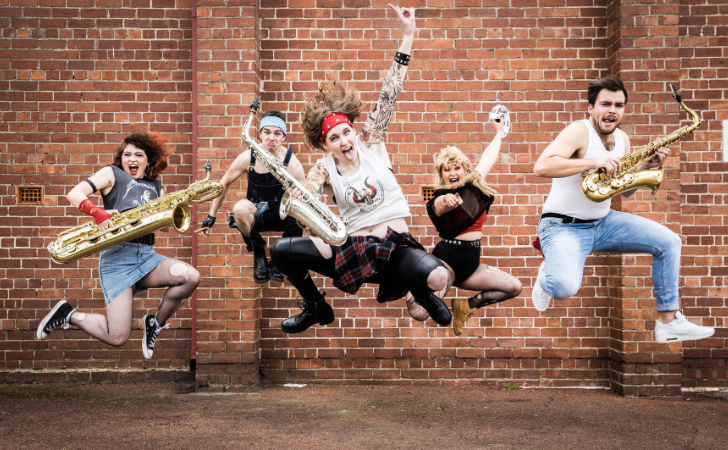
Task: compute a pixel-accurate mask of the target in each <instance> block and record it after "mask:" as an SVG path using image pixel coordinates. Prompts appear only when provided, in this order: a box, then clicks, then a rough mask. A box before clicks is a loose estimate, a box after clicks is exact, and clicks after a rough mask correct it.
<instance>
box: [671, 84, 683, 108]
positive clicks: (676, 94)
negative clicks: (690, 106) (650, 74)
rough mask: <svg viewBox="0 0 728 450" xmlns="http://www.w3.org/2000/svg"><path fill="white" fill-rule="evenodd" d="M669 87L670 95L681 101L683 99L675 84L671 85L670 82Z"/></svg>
mask: <svg viewBox="0 0 728 450" xmlns="http://www.w3.org/2000/svg"><path fill="white" fill-rule="evenodd" d="M670 89H671V90H672V96H673V97H675V99H676V100H677V102H678V103H682V101H683V99H682V95H680V91H678V90H677V89H675V86H673V85H672V83H670Z"/></svg>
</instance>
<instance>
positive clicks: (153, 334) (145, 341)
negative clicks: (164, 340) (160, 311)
mask: <svg viewBox="0 0 728 450" xmlns="http://www.w3.org/2000/svg"><path fill="white" fill-rule="evenodd" d="M142 323H143V324H144V336H143V337H142V352H143V353H144V358H146V359H152V354H153V353H154V343H155V342H157V337H159V332H160V331H162V330H164V329H167V328H169V324H168V323H166V324H164V326H162V325H159V322H157V317H156V316H153V315H151V314H147V315H146V316H144V318H143V319H142Z"/></svg>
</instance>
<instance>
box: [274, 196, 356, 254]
mask: <svg viewBox="0 0 728 450" xmlns="http://www.w3.org/2000/svg"><path fill="white" fill-rule="evenodd" d="M278 214H279V215H280V218H281V219H285V218H286V217H288V216H290V217H293V218H294V219H296V220H297V221H298V223H299V225H300V226H301V228H303V229H304V230H307V231H308V232H309V233H311V234H312V235H313V236H316V237H318V238H320V239H322V240H323V241H324V242H326V243H327V244H330V245H333V246H339V245H342V244H343V243H344V242H346V237H347V232H346V226H343V227H342V226H337V224H336V223H333V222H327V221H326V220H324V219H323V218H322V217H321V216H319V215H317V214H315V211H314V210H313V209H312V208H310V207H309V206H308V205H307V204H306V203H304V202H303V201H301V200H296V199H295V198H293V197H292V196H291V193H290V192H288V191H286V193H285V194H283V198H281V208H280V209H279V210H278Z"/></svg>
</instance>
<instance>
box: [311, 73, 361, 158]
mask: <svg viewBox="0 0 728 450" xmlns="http://www.w3.org/2000/svg"><path fill="white" fill-rule="evenodd" d="M334 112H336V113H341V114H344V115H345V116H346V117H348V118H349V120H351V123H352V124H353V123H354V121H355V120H356V119H357V118H359V115H360V114H361V99H360V98H359V93H358V92H357V91H356V89H346V87H344V85H342V84H341V83H339V82H338V81H334V82H333V83H332V84H331V86H329V90H328V92H324V91H323V89H320V88H319V91H318V93H317V94H316V95H315V96H313V97H309V98H306V103H305V104H304V106H303V112H302V113H301V128H302V129H303V141H304V142H305V143H306V144H308V145H310V146H311V147H314V148H318V149H321V150H323V149H324V147H323V144H322V143H321V122H323V120H324V118H325V117H326V116H328V115H329V114H331V113H334Z"/></svg>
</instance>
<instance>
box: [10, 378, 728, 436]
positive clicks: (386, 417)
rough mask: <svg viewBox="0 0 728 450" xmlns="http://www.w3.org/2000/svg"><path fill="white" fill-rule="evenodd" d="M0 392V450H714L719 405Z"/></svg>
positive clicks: (386, 390) (478, 393)
mask: <svg viewBox="0 0 728 450" xmlns="http://www.w3.org/2000/svg"><path fill="white" fill-rule="evenodd" d="M188 390H189V387H188V386H184V385H179V384H121V385H119V384H113V385H112V384H94V385H3V386H0V448H8V449H19V448H29V449H33V448H38V449H41V448H42V449H47V448H135V449H136V448H150V449H152V448H155V449H157V448H177V449H182V448H184V449H186V448H215V449H217V448H245V449H248V448H250V449H257V448H261V449H309V448H310V449H317V450H322V449H378V450H384V449H399V448H402V449H408V448H417V449H422V448H433V449H439V450H444V449H470V448H474V449H485V448H488V449H490V448H494V449H580V450H581V449H589V448H596V449H607V448H608V449H638V450H647V449H670V448H676V449H692V448H695V449H708V450H715V449H722V448H727V447H728V426H727V425H728V401H726V400H714V399H707V400H700V401H682V400H668V399H627V398H622V397H618V396H616V395H614V394H612V393H611V392H609V391H602V390H531V389H528V390H525V389H520V390H507V389H490V388H487V389H486V388H481V387H473V386H453V387H393V388H390V387H383V386H376V387H372V386H306V387H303V388H289V387H282V386H279V387H270V388H265V389H262V390H261V391H260V392H259V393H256V394H243V395H198V394H190V393H186V391H188Z"/></svg>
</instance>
